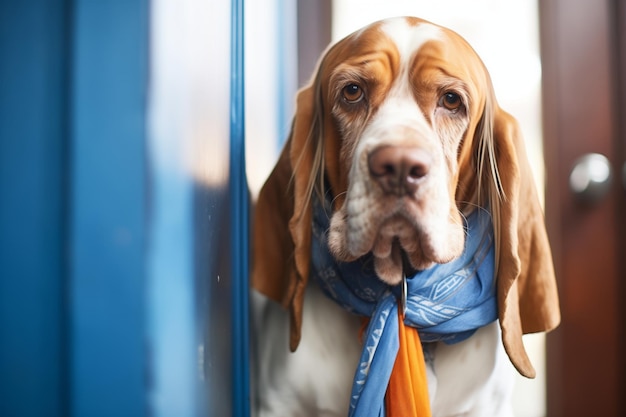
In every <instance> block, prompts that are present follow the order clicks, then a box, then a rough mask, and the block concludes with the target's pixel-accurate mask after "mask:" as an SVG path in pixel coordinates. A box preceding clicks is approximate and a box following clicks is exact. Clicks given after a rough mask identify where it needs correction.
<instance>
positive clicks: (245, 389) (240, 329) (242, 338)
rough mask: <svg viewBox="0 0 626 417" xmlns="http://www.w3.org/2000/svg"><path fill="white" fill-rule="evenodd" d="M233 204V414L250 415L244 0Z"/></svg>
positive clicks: (237, 3)
mask: <svg viewBox="0 0 626 417" xmlns="http://www.w3.org/2000/svg"><path fill="white" fill-rule="evenodd" d="M231 5H232V17H231V26H232V28H231V47H230V48H231V68H230V71H231V84H230V100H231V102H230V109H231V110H230V204H231V213H232V215H231V219H230V225H231V227H230V232H231V269H232V285H233V289H232V291H233V294H232V310H231V311H232V323H233V342H232V343H233V358H232V360H233V366H232V369H233V371H232V372H233V382H234V385H233V415H234V416H237V417H245V416H249V415H250V386H249V375H250V372H249V368H250V361H249V358H250V352H249V350H248V347H249V329H248V314H249V311H248V298H249V294H248V275H249V270H248V269H249V268H248V259H249V253H248V236H249V210H248V186H247V181H246V155H245V132H246V130H245V117H244V114H245V100H244V98H245V94H244V91H245V83H244V27H245V24H244V1H243V0H232V2H231Z"/></svg>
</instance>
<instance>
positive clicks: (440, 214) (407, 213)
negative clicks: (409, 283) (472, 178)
mask: <svg viewBox="0 0 626 417" xmlns="http://www.w3.org/2000/svg"><path fill="white" fill-rule="evenodd" d="M380 30H381V31H382V32H383V33H384V34H385V35H386V36H388V37H389V38H390V39H391V40H392V41H393V43H394V44H395V46H396V48H397V51H398V53H399V58H400V66H399V69H398V71H397V75H396V76H395V78H394V79H393V81H392V84H391V86H390V88H389V90H388V92H387V95H386V97H385V98H384V99H383V101H382V103H381V104H380V106H379V107H378V108H377V109H376V111H375V112H373V113H372V114H371V115H370V119H369V120H368V122H367V124H366V125H365V128H364V129H363V131H362V132H361V134H360V135H359V137H358V138H357V144H356V147H355V149H354V153H353V155H352V165H351V167H350V171H349V173H348V182H349V184H348V190H347V194H346V200H345V204H344V205H343V206H342V207H341V209H340V210H338V211H337V212H335V213H334V214H333V216H332V218H331V228H330V233H329V246H330V249H331V252H332V253H333V255H334V256H335V257H336V258H337V259H339V260H342V261H349V260H352V259H355V258H358V257H360V256H363V255H365V254H366V253H368V252H372V253H373V255H374V259H375V266H376V271H377V273H378V275H379V276H380V277H381V279H383V280H384V281H386V282H388V283H390V284H397V283H398V282H399V281H400V280H401V276H402V256H401V253H402V252H404V253H405V254H406V259H407V260H408V261H409V262H410V264H411V266H412V267H413V268H415V269H424V268H426V267H429V266H431V265H432V264H433V263H445V262H449V261H451V260H452V259H454V258H456V257H458V256H459V255H460V254H461V252H462V250H463V245H464V231H463V224H462V222H461V221H460V218H459V217H458V216H456V217H454V216H451V213H452V212H453V211H454V210H455V202H454V196H451V195H450V188H451V187H449V182H450V177H451V173H450V172H449V169H448V166H449V165H448V164H447V162H446V161H447V155H450V153H453V152H455V149H446V146H449V144H458V143H459V141H460V137H459V138H454V140H448V139H449V138H442V137H440V132H441V131H442V129H437V126H434V125H433V123H437V121H436V120H434V121H432V120H433V119H436V118H433V117H430V116H432V115H429V118H427V117H426V115H425V113H424V112H425V110H424V109H422V108H420V105H419V104H418V102H417V100H416V97H415V96H414V94H415V93H414V91H413V88H412V80H411V79H410V78H409V76H410V74H411V71H410V70H411V65H412V63H413V62H414V59H415V56H416V54H417V53H418V51H419V50H420V48H421V47H422V46H423V45H424V44H425V43H426V42H428V41H432V40H443V38H444V35H443V32H442V31H441V29H440V28H438V27H437V26H435V25H432V24H428V23H419V24H417V25H411V24H410V23H409V22H408V21H407V20H406V19H405V18H396V19H391V20H389V21H386V22H384V23H383V24H382V26H381V27H380ZM433 108H434V106H433ZM429 119H430V120H431V121H429ZM444 130H445V129H444ZM394 146H396V147H403V148H407V149H419V151H420V152H423V153H427V154H428V156H429V158H428V161H429V166H428V171H427V175H424V176H423V178H419V186H418V187H416V189H415V190H413V189H412V190H411V192H405V193H400V194H398V193H393V192H390V191H389V190H388V189H385V188H384V187H381V185H380V184H379V183H378V182H377V180H376V178H373V175H372V173H371V169H370V157H371V155H372V154H373V152H374V151H375V150H377V149H380V148H381V147H394ZM454 146H456V145H454Z"/></svg>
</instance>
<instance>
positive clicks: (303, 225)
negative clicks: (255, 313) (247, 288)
mask: <svg viewBox="0 0 626 417" xmlns="http://www.w3.org/2000/svg"><path fill="white" fill-rule="evenodd" d="M314 91H315V88H314V86H313V85H309V86H307V87H304V88H303V89H302V90H300V91H299V92H298V97H297V103H296V114H295V116H294V120H293V124H292V128H291V133H290V135H289V138H288V139H287V142H286V143H285V146H284V148H283V150H282V153H281V155H280V157H279V160H278V162H277V163H276V166H275V167H274V170H273V171H272V173H271V174H270V176H269V178H268V179H267V181H266V182H265V184H264V185H263V188H262V189H261V192H260V194H259V198H258V200H257V202H256V205H255V209H254V222H253V239H252V249H253V251H252V252H253V256H252V257H253V259H252V274H251V284H252V286H253V287H254V288H255V289H256V290H258V291H259V292H261V293H262V294H264V295H266V296H267V297H269V298H270V299H272V300H274V301H276V302H278V303H279V304H281V305H282V306H283V307H284V308H285V309H287V310H288V311H289V313H290V323H291V333H290V339H289V345H290V347H291V349H292V350H295V349H296V347H297V346H298V343H299V341H300V329H301V325H302V304H303V298H304V290H305V288H306V284H307V281H308V278H309V264H310V257H311V201H310V198H309V196H310V194H311V191H310V185H309V184H310V178H311V177H312V175H313V174H312V173H313V172H316V171H318V170H319V169H316V168H314V155H315V147H314V146H313V143H312V142H313V141H314V140H315V132H314V130H313V125H314V116H315V100H314V96H315V94H314Z"/></svg>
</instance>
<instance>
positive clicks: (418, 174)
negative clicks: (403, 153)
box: [409, 164, 428, 179]
mask: <svg viewBox="0 0 626 417" xmlns="http://www.w3.org/2000/svg"><path fill="white" fill-rule="evenodd" d="M427 173H428V169H427V167H426V166H425V165H421V164H418V165H414V166H412V167H411V170H410V171H409V178H410V179H419V178H422V177H423V176H424V175H426V174H427Z"/></svg>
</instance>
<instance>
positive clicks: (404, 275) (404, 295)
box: [400, 271, 407, 316]
mask: <svg viewBox="0 0 626 417" xmlns="http://www.w3.org/2000/svg"><path fill="white" fill-rule="evenodd" d="M401 285H402V298H401V299H400V303H401V307H402V315H403V316H404V313H406V297H407V284H406V273H404V271H403V272H402V284H401Z"/></svg>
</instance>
